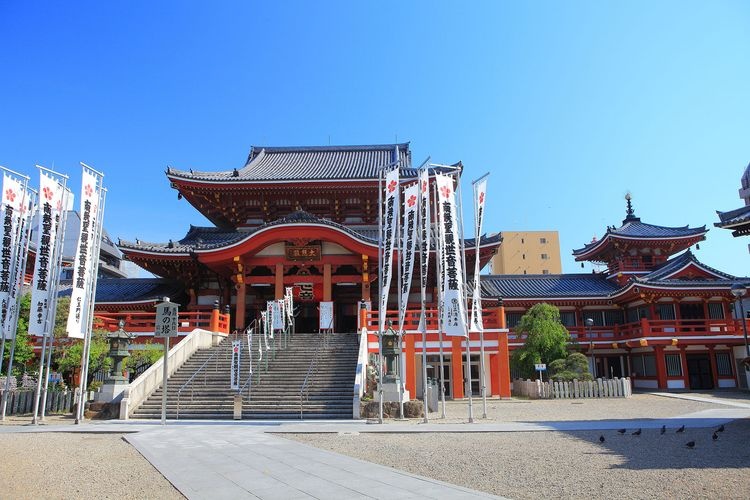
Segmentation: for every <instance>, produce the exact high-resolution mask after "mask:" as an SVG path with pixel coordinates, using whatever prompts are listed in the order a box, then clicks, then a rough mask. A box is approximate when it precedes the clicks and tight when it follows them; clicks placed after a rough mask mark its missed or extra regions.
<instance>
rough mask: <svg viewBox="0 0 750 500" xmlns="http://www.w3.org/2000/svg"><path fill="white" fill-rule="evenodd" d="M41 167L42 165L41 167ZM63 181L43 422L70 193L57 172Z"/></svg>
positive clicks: (53, 346)
mask: <svg viewBox="0 0 750 500" xmlns="http://www.w3.org/2000/svg"><path fill="white" fill-rule="evenodd" d="M42 168H43V167H42ZM59 175H60V176H61V177H62V179H63V181H62V188H63V205H62V212H61V214H60V221H59V225H58V229H57V242H56V249H55V252H56V253H55V261H54V262H55V263H54V265H53V266H52V268H53V269H55V270H56V271H55V272H53V274H52V283H53V285H52V290H54V292H53V293H52V295H53V300H52V305H51V306H50V308H49V311H48V314H49V317H50V318H52V319H51V324H52V328H51V330H50V333H49V335H50V342H49V349H48V353H47V369H46V371H45V373H46V375H45V377H44V389H43V390H42V415H41V420H42V422H44V418H45V413H46V410H47V390H48V388H49V377H50V369H51V367H52V352H53V351H54V349H55V321H56V320H57V302H58V297H57V287H58V285H59V283H60V267H61V263H62V252H63V244H64V242H65V232H66V224H67V221H68V195H69V194H70V191H68V187H67V182H68V176H67V175H63V174H59Z"/></svg>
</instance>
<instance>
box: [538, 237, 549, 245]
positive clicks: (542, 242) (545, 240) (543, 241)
mask: <svg viewBox="0 0 750 500" xmlns="http://www.w3.org/2000/svg"><path fill="white" fill-rule="evenodd" d="M539 243H541V244H542V245H546V244H547V238H539Z"/></svg>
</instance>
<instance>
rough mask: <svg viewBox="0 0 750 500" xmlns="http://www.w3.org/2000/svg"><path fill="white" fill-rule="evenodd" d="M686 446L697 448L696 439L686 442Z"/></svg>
mask: <svg viewBox="0 0 750 500" xmlns="http://www.w3.org/2000/svg"><path fill="white" fill-rule="evenodd" d="M685 446H687V447H688V448H690V449H691V450H692V449H693V448H695V441H688V442H687V443H685Z"/></svg>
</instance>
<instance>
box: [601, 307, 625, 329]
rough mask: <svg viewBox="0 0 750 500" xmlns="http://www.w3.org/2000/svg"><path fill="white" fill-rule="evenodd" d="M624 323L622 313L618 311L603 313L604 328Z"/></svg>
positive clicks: (611, 310)
mask: <svg viewBox="0 0 750 500" xmlns="http://www.w3.org/2000/svg"><path fill="white" fill-rule="evenodd" d="M623 323H624V318H623V315H622V311H620V310H619V309H607V310H605V311H604V324H605V325H606V326H611V325H621V324H623Z"/></svg>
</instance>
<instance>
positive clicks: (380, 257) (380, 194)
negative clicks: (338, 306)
mask: <svg viewBox="0 0 750 500" xmlns="http://www.w3.org/2000/svg"><path fill="white" fill-rule="evenodd" d="M383 172H384V171H383V170H378V211H379V212H378V213H379V214H380V216H379V217H378V290H379V292H380V294H382V293H383V290H382V288H383V175H384V174H383ZM385 300H386V305H387V304H388V298H387V297H386V299H385ZM378 302H379V303H378V423H380V424H382V423H383V321H385V317H386V316H387V313H384V312H381V311H380V307H381V304H382V302H380V301H378Z"/></svg>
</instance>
